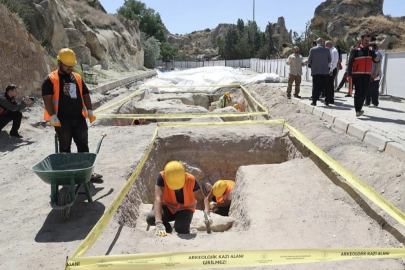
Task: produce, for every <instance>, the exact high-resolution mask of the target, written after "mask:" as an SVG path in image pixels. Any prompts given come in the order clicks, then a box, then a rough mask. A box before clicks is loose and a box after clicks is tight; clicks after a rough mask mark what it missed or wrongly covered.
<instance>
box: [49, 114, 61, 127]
mask: <svg viewBox="0 0 405 270" xmlns="http://www.w3.org/2000/svg"><path fill="white" fill-rule="evenodd" d="M51 125H52V126H54V127H60V126H61V124H60V121H59V119H58V116H57V115H56V114H54V115H52V116H51Z"/></svg>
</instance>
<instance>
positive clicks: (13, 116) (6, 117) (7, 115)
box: [0, 111, 22, 133]
mask: <svg viewBox="0 0 405 270" xmlns="http://www.w3.org/2000/svg"><path fill="white" fill-rule="evenodd" d="M21 119H22V112H20V111H15V112H12V111H6V112H3V113H2V114H1V115H0V130H2V129H3V128H4V127H5V126H6V125H7V124H8V123H9V122H11V121H13V125H12V127H11V130H10V133H15V132H17V131H18V129H19V128H20V125H21Z"/></svg>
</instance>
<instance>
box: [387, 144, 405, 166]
mask: <svg viewBox="0 0 405 270" xmlns="http://www.w3.org/2000/svg"><path fill="white" fill-rule="evenodd" d="M385 152H386V153H388V154H390V155H392V156H394V157H397V158H399V159H402V160H404V161H405V146H404V145H402V144H400V143H397V142H388V143H387V146H386V147H385Z"/></svg>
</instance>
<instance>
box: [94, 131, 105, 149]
mask: <svg viewBox="0 0 405 270" xmlns="http://www.w3.org/2000/svg"><path fill="white" fill-rule="evenodd" d="M106 136H107V133H103V134H101V138H100V141H99V142H98V145H97V149H96V154H98V152H99V151H100V147H101V143H102V142H103V139H104V137H106Z"/></svg>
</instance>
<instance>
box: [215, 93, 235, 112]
mask: <svg viewBox="0 0 405 270" xmlns="http://www.w3.org/2000/svg"><path fill="white" fill-rule="evenodd" d="M231 101H232V99H231V93H229V92H226V93H225V94H224V95H223V96H222V97H220V98H219V100H218V103H217V109H222V108H225V107H226V106H227V105H228V103H229V102H231Z"/></svg>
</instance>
